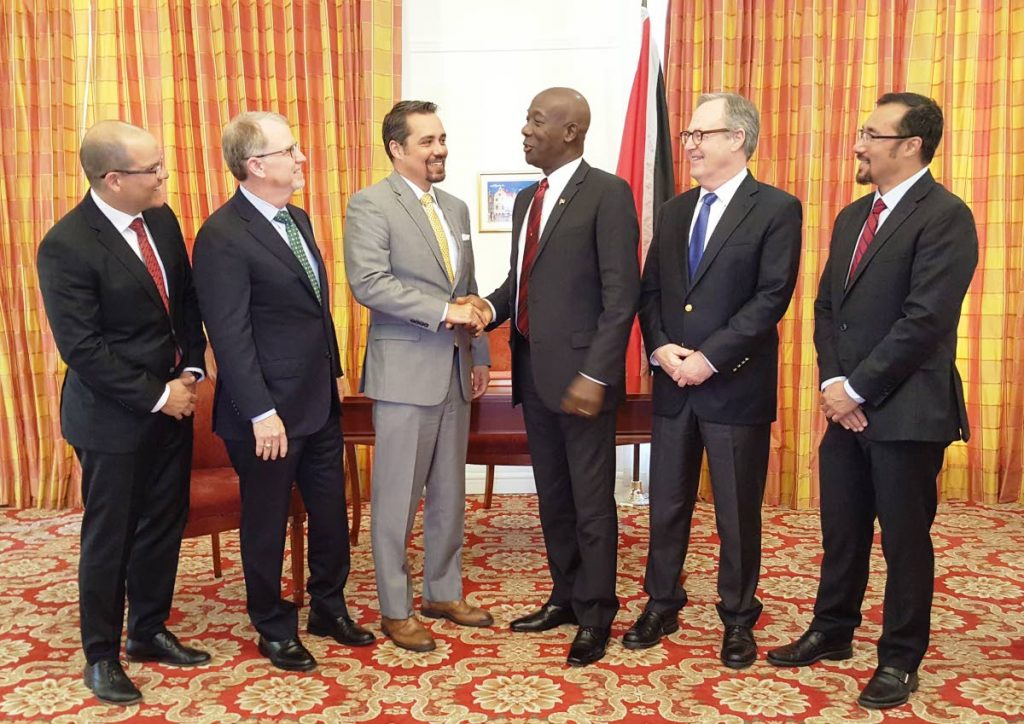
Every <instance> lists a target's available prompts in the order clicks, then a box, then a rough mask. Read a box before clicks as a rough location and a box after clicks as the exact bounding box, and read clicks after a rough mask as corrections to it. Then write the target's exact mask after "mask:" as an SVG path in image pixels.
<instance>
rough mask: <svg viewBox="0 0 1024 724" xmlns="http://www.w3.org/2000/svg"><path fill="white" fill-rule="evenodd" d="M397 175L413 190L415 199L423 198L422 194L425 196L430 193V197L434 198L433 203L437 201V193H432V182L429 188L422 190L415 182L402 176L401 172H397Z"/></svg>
mask: <svg viewBox="0 0 1024 724" xmlns="http://www.w3.org/2000/svg"><path fill="white" fill-rule="evenodd" d="M398 175H399V177H400V178H401V179H402V180H403V181H405V182H406V183H407V184H409V188H411V189H412V192H413V193H414V194H416V200H417V201H419V200H420V199H422V198H423V197H424V196H425V195H426V194H430V198H432V199H433V200H434V203H435V204H436V203H437V194H435V193H434V186H433V184H431V186H430V188H429V189H427V190H426V191H424V190H423V189H421V188H420V187H419V186H417V185H416V184H414V183H413V182H412V181H410V180H409V179H407V178H406V177H405V176H402V174H398Z"/></svg>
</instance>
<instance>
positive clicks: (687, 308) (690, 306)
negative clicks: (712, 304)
mask: <svg viewBox="0 0 1024 724" xmlns="http://www.w3.org/2000/svg"><path fill="white" fill-rule="evenodd" d="M683 311H686V312H692V311H693V305H692V304H687V305H686V306H685V307H683Z"/></svg>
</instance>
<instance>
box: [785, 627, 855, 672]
mask: <svg viewBox="0 0 1024 724" xmlns="http://www.w3.org/2000/svg"><path fill="white" fill-rule="evenodd" d="M851 656H853V647H852V646H850V642H849V641H834V640H829V638H828V637H827V636H825V634H823V633H822V632H821V631H807V632H805V633H804V635H803V636H801V637H800V638H798V639H797V640H796V641H794V642H793V643H791V644H786V645H785V646H780V647H779V648H777V649H772V650H771V651H769V652H768V663H769V664H772V665H773V666H810V665H811V664H813V663H814V662H815V661H821V660H822V659H828V660H829V661H842V660H843V659H848V658H850V657H851Z"/></svg>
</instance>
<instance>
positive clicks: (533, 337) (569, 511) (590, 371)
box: [477, 88, 640, 666]
mask: <svg viewBox="0 0 1024 724" xmlns="http://www.w3.org/2000/svg"><path fill="white" fill-rule="evenodd" d="M589 126H590V107H589V106H588V105H587V101H586V100H585V99H584V98H583V96H581V95H580V94H579V93H577V92H576V91H574V90H571V89H569V88H549V89H548V90H545V91H543V92H542V93H540V94H539V95H538V96H537V97H536V98H534V99H533V102H532V103H531V104H530V109H529V111H528V112H527V116H526V125H524V126H523V129H522V134H523V149H524V151H525V153H526V162H527V163H529V164H530V165H532V166H536V167H538V168H540V169H541V170H542V171H543V172H544V176H545V178H544V180H543V181H541V182H540V184H537V185H534V186H530V187H529V188H527V189H524V190H523V191H522V192H520V193H519V195H518V196H517V197H516V200H515V206H514V207H513V211H512V264H511V268H510V269H509V273H508V278H507V279H506V280H505V283H504V284H502V286H501V287H499V288H498V289H496V290H495V291H494V292H493V293H492V294H491V295H490V296H489V297H488V298H487V300H486V303H484V301H483V300H477V301H478V303H479V305H480V307H479V308H480V309H481V311H482V312H484V314H485V316H487V317H488V318H490V317H492V315H493V319H492V321H491V325H490V326H491V328H493V327H494V326H495V325H497V324H500V323H502V322H503V321H505V320H506V319H512V320H513V321H514V324H513V329H512V332H511V334H510V343H511V346H512V395H513V397H512V399H513V403H514V404H518V403H520V402H521V403H522V404H523V417H524V420H525V423H526V435H527V442H528V446H529V449H530V456H531V457H532V458H533V473H534V479H535V481H536V485H537V495H538V496H539V498H540V515H541V525H542V527H543V529H544V543H545V545H546V547H547V553H548V565H549V566H550V570H551V578H552V580H553V583H554V586H553V589H552V592H551V596H550V598H549V599H548V601H547V603H545V604H544V606H543V607H542V608H541V609H540V610H539V611H537V612H535V613H533V614H530V615H529V616H526V617H524V618H520V619H518V620H516V621H513V622H512V630H513V631H520V632H522V631H527V632H529V631H545V630H548V629H551V628H554V627H555V626H559V625H561V624H564V623H578V624H579V631H578V633H577V634H576V638H575V640H574V641H573V644H572V647H571V648H570V650H569V657H568V663H569V664H570V665H573V666H585V665H587V664H590V663H593V662H594V661H597V660H598V659H600V658H601V657H602V656H604V652H605V645H606V644H607V641H608V636H609V632H610V630H611V623H612V620H613V619H614V618H615V613H616V611H617V610H618V607H619V602H618V598H616V595H615V565H616V546H617V543H618V521H617V518H616V512H615V499H614V496H613V493H614V487H615V410H616V408H617V407H618V406H619V404H620V403H621V402H622V400H623V397H624V394H625V353H626V345H627V343H628V338H629V329H630V325H631V324H632V322H633V315H634V314H635V312H636V303H637V297H638V294H639V286H640V277H639V270H638V261H637V244H638V240H639V228H638V225H637V219H636V210H635V207H634V205H633V196H632V194H631V193H630V190H629V186H628V185H627V184H626V182H625V181H623V180H622V179H620V178H618V177H617V176H613V175H611V174H608V173H605V172H604V171H600V170H598V169H596V168H592V167H591V166H590V165H589V164H587V162H586V161H584V160H583V158H582V156H583V144H584V139H585V137H586V134H587V129H588V128H589Z"/></svg>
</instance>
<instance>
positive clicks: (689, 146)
mask: <svg viewBox="0 0 1024 724" xmlns="http://www.w3.org/2000/svg"><path fill="white" fill-rule="evenodd" d="M759 130H760V119H759V117H758V113H757V109H756V108H755V107H754V105H753V104H752V103H751V102H750V101H748V100H747V99H746V98H743V97H742V96H739V95H736V94H735V93H711V94H707V95H704V96H701V97H700V99H698V101H697V108H696V109H695V111H694V113H693V118H692V119H691V120H690V124H689V126H687V130H686V131H683V134H682V137H683V150H684V153H685V154H686V157H687V158H688V159H689V161H690V175H691V176H693V178H694V180H695V181H697V183H698V184H699V186H697V187H695V188H692V189H690V190H689V191H686V192H684V193H682V194H680V195H679V196H677V197H676V198H674V199H672V200H671V201H669V202H668V203H667V204H665V206H664V207H663V208H662V211H661V213H660V214H659V218H658V220H657V223H656V225H655V230H654V239H653V240H652V242H651V248H650V251H649V252H648V255H647V263H646V266H645V269H644V278H643V290H642V292H641V298H640V325H641V329H642V331H643V336H644V343H645V345H646V348H647V351H648V353H650V354H651V367H652V369H653V370H654V389H653V392H652V402H653V405H654V419H653V421H652V435H651V485H650V496H651V501H650V502H651V523H650V525H651V532H650V548H649V552H648V557H647V572H646V575H645V578H644V590H646V591H647V593H648V595H649V596H650V599H649V600H648V602H647V606H646V608H645V610H644V613H643V614H642V615H641V616H640V618H639V619H638V620H637V622H636V623H635V624H634V625H633V627H632V628H630V630H629V631H628V632H626V635H625V636H624V638H623V645H625V646H626V648H631V649H639V648H647V647H650V646H654V645H655V644H657V643H658V641H659V640H660V639H661V636H662V635H663V634H668V633H671V632H673V631H675V630H676V629H678V628H679V624H678V622H677V615H678V613H679V609H680V608H682V607H683V606H684V605H686V600H687V599H686V591H685V590H684V589H683V587H682V585H681V583H680V574H681V572H682V569H683V562H684V560H685V558H686V550H687V545H688V543H689V538H690V523H691V519H692V517H693V506H694V501H695V500H696V497H697V487H698V485H699V483H700V469H701V459H702V457H703V454H704V451H705V450H706V451H707V455H708V467H709V468H710V472H711V486H712V490H713V491H714V499H715V520H716V523H717V525H718V535H719V538H720V540H721V545H720V554H719V567H718V595H719V597H720V599H721V600H720V602H719V603H718V614H719V616H720V617H721V619H722V623H723V624H724V625H725V634H724V637H723V641H722V649H721V652H720V658H721V660H722V663H724V664H725V665H726V666H728V667H730V668H733V669H742V668H746V667H747V666H750V665H751V664H752V663H753V662H754V660H755V659H756V658H757V646H756V644H755V643H754V635H753V626H754V624H755V623H756V622H757V619H758V616H760V614H761V608H762V606H761V602H760V601H759V600H758V599H757V581H758V573H759V572H760V567H761V501H762V499H763V497H764V486H765V477H766V475H767V472H768V444H769V439H770V438H769V432H770V429H771V423H772V421H773V420H774V419H775V414H776V388H777V382H778V353H779V335H778V330H777V327H776V325H777V324H778V322H779V320H780V319H781V318H782V315H783V314H785V312H786V308H787V307H788V306H789V301H790V298H791V297H792V295H793V288H794V286H795V285H796V275H797V268H798V266H799V263H800V224H801V219H802V213H801V209H800V202H799V201H798V200H797V199H796V198H795V197H793V196H791V195H789V194H787V193H785V192H784V191H780V190H779V189H777V188H775V187H773V186H769V185H768V184H763V183H760V182H758V181H757V180H755V179H754V177H753V176H752V175H751V174H750V172H749V171H747V161H748V160H749V159H750V157H751V156H752V155H753V154H754V151H755V150H756V148H757V137H758V133H759Z"/></svg>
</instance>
